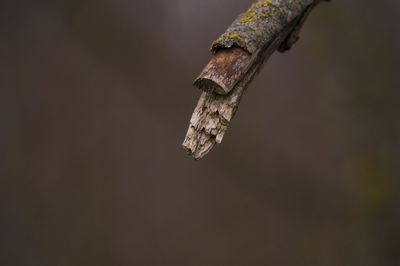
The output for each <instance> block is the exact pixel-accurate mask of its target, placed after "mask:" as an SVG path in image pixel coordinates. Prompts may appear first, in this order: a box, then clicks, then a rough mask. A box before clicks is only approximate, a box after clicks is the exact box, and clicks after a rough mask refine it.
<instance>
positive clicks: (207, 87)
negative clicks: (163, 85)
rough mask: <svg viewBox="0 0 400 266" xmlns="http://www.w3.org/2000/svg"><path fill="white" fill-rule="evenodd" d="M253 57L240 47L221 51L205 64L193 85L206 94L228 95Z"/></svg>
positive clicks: (248, 66)
mask: <svg viewBox="0 0 400 266" xmlns="http://www.w3.org/2000/svg"><path fill="white" fill-rule="evenodd" d="M253 61H254V56H251V55H250V53H248V52H247V51H245V50H244V49H243V48H240V47H232V48H230V49H221V50H219V51H217V52H216V54H215V55H214V57H213V58H212V59H211V61H210V62H209V63H208V64H207V66H206V67H205V68H204V70H203V71H202V72H201V74H200V76H199V77H198V78H197V79H196V80H195V82H194V85H195V86H196V87H198V88H199V89H201V90H203V91H206V92H215V93H218V94H227V93H229V92H230V91H231V90H232V89H233V88H234V87H235V85H236V84H237V83H238V82H239V81H240V79H242V77H243V75H244V73H246V71H247V70H248V69H249V68H250V66H251V64H252V62H253Z"/></svg>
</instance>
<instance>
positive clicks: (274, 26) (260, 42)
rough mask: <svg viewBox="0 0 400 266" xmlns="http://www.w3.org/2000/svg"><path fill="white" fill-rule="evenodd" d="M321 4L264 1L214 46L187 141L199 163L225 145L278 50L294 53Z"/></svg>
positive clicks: (186, 146)
mask: <svg viewBox="0 0 400 266" xmlns="http://www.w3.org/2000/svg"><path fill="white" fill-rule="evenodd" d="M319 2H320V0H266V1H265V0H263V1H257V2H256V3H254V4H253V5H252V6H251V7H250V9H249V10H248V11H247V12H245V13H244V14H241V15H240V16H239V17H238V18H237V19H236V20H235V21H234V22H233V24H232V25H231V26H230V27H229V28H228V29H227V31H226V32H225V33H224V34H223V35H222V36H221V37H220V38H218V39H217V40H216V41H215V42H214V43H213V44H212V46H211V51H212V52H214V57H213V58H212V59H211V61H210V63H209V64H208V65H207V66H206V67H205V69H204V70H203V71H202V73H201V74H200V76H199V77H198V78H197V79H196V80H195V83H194V85H195V86H196V87H198V88H200V89H202V90H203V92H202V94H201V97H200V99H199V101H198V103H197V107H196V108H195V110H194V113H193V115H192V118H191V120H190V125H189V130H188V132H187V135H186V137H185V140H184V142H183V144H182V145H183V147H184V149H185V150H186V151H187V152H188V153H189V154H190V155H191V156H193V157H194V158H195V159H199V158H202V157H203V156H204V155H206V154H207V153H208V152H209V151H210V150H211V149H212V148H213V147H214V146H215V144H217V143H218V144H219V143H221V141H222V139H223V137H224V135H225V133H226V131H227V128H228V126H229V124H230V122H231V120H232V118H233V117H234V115H235V112H236V110H237V108H238V106H239V103H240V100H241V98H242V96H243V94H244V92H245V90H246V88H247V87H248V85H249V84H250V83H251V81H252V80H253V78H254V76H255V75H256V74H257V72H258V71H259V69H260V68H261V66H262V64H263V62H264V61H265V60H267V59H268V58H269V57H270V56H271V55H272V54H273V53H274V52H275V51H277V50H278V51H280V52H284V51H286V50H289V49H290V48H291V47H292V45H293V44H294V43H295V42H296V41H297V40H298V35H299V32H300V29H301V27H302V26H303V24H304V22H305V20H306V18H307V16H308V15H309V13H310V12H311V10H312V9H313V8H314V7H315V6H316V5H317V4H318V3H319Z"/></svg>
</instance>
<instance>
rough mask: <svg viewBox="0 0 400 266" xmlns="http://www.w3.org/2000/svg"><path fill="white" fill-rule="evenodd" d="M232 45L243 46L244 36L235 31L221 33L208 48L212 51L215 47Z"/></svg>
mask: <svg viewBox="0 0 400 266" xmlns="http://www.w3.org/2000/svg"><path fill="white" fill-rule="evenodd" d="M232 46H239V47H243V46H245V40H244V38H243V37H242V36H240V35H239V34H237V33H231V34H223V35H222V36H221V37H219V38H218V39H216V40H215V41H214V42H213V43H212V44H211V47H210V50H211V51H213V50H215V48H217V47H226V48H229V47H232Z"/></svg>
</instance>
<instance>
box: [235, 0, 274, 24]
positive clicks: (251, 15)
mask: <svg viewBox="0 0 400 266" xmlns="http://www.w3.org/2000/svg"><path fill="white" fill-rule="evenodd" d="M270 4H271V0H265V1H259V2H257V3H254V4H252V5H251V7H250V8H249V9H248V10H247V11H246V12H245V13H244V14H243V15H242V16H243V17H242V18H241V19H240V22H241V23H249V22H253V21H255V20H256V17H257V13H256V12H255V11H256V10H257V9H260V8H264V7H268V6H270ZM275 13H276V10H275V8H271V10H270V12H269V15H270V16H272V15H274V14H275ZM260 17H261V18H266V17H267V14H265V13H261V14H260Z"/></svg>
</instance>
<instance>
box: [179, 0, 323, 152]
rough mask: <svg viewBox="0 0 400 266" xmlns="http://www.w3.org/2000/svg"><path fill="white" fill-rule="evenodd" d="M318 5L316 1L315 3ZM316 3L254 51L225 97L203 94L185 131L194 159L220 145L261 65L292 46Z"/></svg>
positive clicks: (185, 143) (185, 144) (189, 150)
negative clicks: (241, 76) (236, 81)
mask: <svg viewBox="0 0 400 266" xmlns="http://www.w3.org/2000/svg"><path fill="white" fill-rule="evenodd" d="M317 2H319V1H317ZM314 7H315V4H312V5H310V6H309V7H307V8H306V9H305V10H304V12H303V13H302V14H301V15H300V16H299V17H297V18H296V19H294V20H293V21H292V22H291V23H289V24H288V25H287V26H286V27H284V28H283V30H282V31H281V32H280V33H278V34H276V35H275V36H274V37H273V38H272V39H271V40H270V41H269V42H268V43H267V44H266V45H264V47H262V48H261V49H259V50H258V51H257V52H256V56H257V59H256V60H254V63H253V65H252V66H251V67H250V68H249V70H248V71H247V73H246V74H245V75H243V78H242V79H241V80H240V81H239V82H238V83H237V85H236V86H235V88H234V89H232V91H231V92H230V93H229V94H227V95H219V94H216V93H214V92H202V94H201V96H200V99H199V101H198V103H197V106H196V108H195V110H194V112H193V115H192V118H191V120H190V125H189V129H188V132H187V134H186V137H185V140H184V142H183V144H182V146H183V148H184V149H185V150H186V151H187V152H188V154H190V155H191V156H192V157H193V158H194V159H196V160H197V159H200V158H202V157H204V156H205V155H206V154H207V153H208V152H209V151H210V150H211V149H212V148H213V147H214V146H215V145H216V144H220V143H221V142H222V139H223V137H224V135H225V133H226V131H227V129H228V126H229V124H230V122H231V121H232V118H233V117H234V115H235V113H236V111H237V108H238V106H239V103H240V100H241V98H242V96H243V94H244V92H245V91H246V89H247V87H248V85H249V84H250V83H251V81H252V80H253V78H254V77H255V75H256V74H257V73H258V71H259V70H260V69H261V67H262V65H263V63H264V62H265V61H266V60H267V59H268V58H269V57H270V56H271V55H272V54H273V53H274V52H275V51H277V50H279V51H286V50H289V49H290V47H291V46H292V45H293V44H294V43H295V41H296V40H297V38H298V34H299V31H300V28H301V27H302V25H303V24H304V21H305V19H306V18H307V16H308V14H309V13H310V11H311V9H313V8H314Z"/></svg>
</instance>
